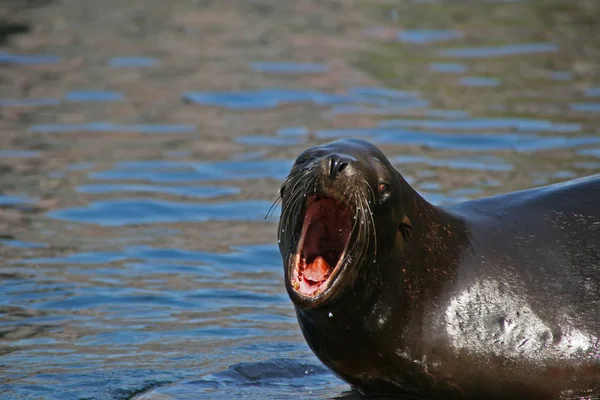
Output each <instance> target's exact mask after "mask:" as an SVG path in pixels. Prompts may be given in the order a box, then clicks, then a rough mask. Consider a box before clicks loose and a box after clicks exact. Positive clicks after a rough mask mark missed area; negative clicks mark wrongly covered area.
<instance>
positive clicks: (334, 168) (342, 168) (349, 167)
mask: <svg viewBox="0 0 600 400" xmlns="http://www.w3.org/2000/svg"><path fill="white" fill-rule="evenodd" d="M356 162H357V160H356V158H355V157H353V156H350V155H346V154H338V153H334V154H331V155H329V156H327V157H323V160H322V165H323V168H324V169H325V171H326V173H327V174H328V175H329V179H331V180H335V179H337V178H338V177H339V176H340V175H342V174H344V175H352V174H353V173H354V166H353V164H354V163H356Z"/></svg>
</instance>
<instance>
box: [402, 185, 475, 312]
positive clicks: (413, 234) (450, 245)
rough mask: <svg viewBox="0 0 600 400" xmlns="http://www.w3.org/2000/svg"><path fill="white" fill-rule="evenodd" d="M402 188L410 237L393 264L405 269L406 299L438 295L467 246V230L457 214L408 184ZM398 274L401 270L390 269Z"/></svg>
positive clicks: (403, 274)
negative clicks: (433, 203) (429, 199)
mask: <svg viewBox="0 0 600 400" xmlns="http://www.w3.org/2000/svg"><path fill="white" fill-rule="evenodd" d="M404 186H405V187H404V188H403V195H404V199H403V204H404V205H405V207H406V209H405V213H406V216H407V217H408V220H409V221H410V225H411V230H410V237H409V238H402V239H403V240H404V243H403V245H402V246H397V247H398V248H399V251H398V253H397V254H396V255H395V256H396V260H395V262H394V263H393V264H394V265H395V266H397V267H398V268H401V269H402V272H403V273H402V274H400V275H402V276H403V282H404V285H403V288H402V292H403V293H404V299H405V300H406V301H408V302H411V303H412V302H414V300H417V299H420V298H422V297H424V296H427V297H428V298H431V297H432V296H433V297H437V295H438V294H439V292H440V290H441V289H442V285H443V284H447V283H448V282H449V281H452V280H453V276H452V274H453V273H454V270H455V267H456V266H457V265H458V262H459V260H460V258H461V257H462V255H463V252H464V249H465V247H466V246H467V245H468V243H469V241H468V230H467V226H466V224H465V222H464V221H463V220H462V219H461V218H460V217H459V216H457V215H455V214H452V213H451V212H450V211H447V210H445V209H444V208H442V207H438V206H434V205H432V204H431V203H429V202H428V201H427V200H425V199H424V198H423V197H422V196H421V195H420V194H419V193H417V191H416V190H414V189H413V188H412V187H411V186H410V185H408V183H405V185H404ZM390 274H391V275H392V276H394V275H396V276H398V275H399V274H398V271H390Z"/></svg>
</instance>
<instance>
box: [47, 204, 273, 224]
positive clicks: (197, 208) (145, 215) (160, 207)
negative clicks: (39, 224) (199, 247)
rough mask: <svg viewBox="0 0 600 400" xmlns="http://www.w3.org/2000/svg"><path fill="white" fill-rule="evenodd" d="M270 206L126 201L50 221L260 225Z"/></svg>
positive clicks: (65, 212) (63, 213) (62, 212)
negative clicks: (241, 222) (220, 222)
mask: <svg viewBox="0 0 600 400" xmlns="http://www.w3.org/2000/svg"><path fill="white" fill-rule="evenodd" d="M270 206H271V203H270V202H267V201H262V200H248V201H235V202H221V203H216V204H188V203H182V202H175V201H166V200H154V199H123V200H104V201H96V202H90V203H89V204H88V205H87V206H84V207H73V208H65V209H58V210H54V211H51V212H49V213H48V216H49V217H51V218H55V219H59V220H67V221H73V222H80V223H88V224H97V225H102V226H123V225H137V224H152V223H163V222H202V221H211V220H229V221H231V220H233V221H258V220H262V219H264V217H265V215H266V213H267V211H268V210H269V207H270Z"/></svg>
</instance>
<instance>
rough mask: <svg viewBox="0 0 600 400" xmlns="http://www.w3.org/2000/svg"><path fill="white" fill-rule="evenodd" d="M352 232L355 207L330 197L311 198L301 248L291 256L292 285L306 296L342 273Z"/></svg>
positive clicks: (303, 225)
mask: <svg viewBox="0 0 600 400" xmlns="http://www.w3.org/2000/svg"><path fill="white" fill-rule="evenodd" d="M351 233H352V210H351V209H350V208H349V207H348V206H346V205H345V204H344V203H342V202H340V201H337V200H334V199H332V198H329V197H319V196H317V197H312V198H310V199H309V201H308V203H307V208H306V214H305V215H304V222H303V224H302V231H301V233H300V240H299V243H298V250H297V252H296V254H295V255H294V256H293V257H292V259H291V263H292V265H291V272H292V274H291V284H292V287H293V288H294V290H295V291H296V292H297V293H299V294H301V295H303V296H307V297H316V296H317V295H319V294H320V293H322V292H323V291H324V290H326V289H327V288H328V287H329V286H330V285H331V282H333V279H334V278H335V276H337V274H338V273H339V271H340V269H341V267H342V264H343V260H344V256H345V253H346V250H347V249H348V244H349V242H350V236H351Z"/></svg>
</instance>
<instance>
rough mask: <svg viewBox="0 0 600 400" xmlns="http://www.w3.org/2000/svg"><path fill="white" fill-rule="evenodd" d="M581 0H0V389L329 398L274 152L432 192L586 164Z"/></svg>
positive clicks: (573, 172) (87, 395) (589, 31)
mask: <svg viewBox="0 0 600 400" xmlns="http://www.w3.org/2000/svg"><path fill="white" fill-rule="evenodd" d="M599 45H600V2H598V1H595V0H583V1H576V2H573V1H568V0H520V1H519V0H514V1H499V0H480V1H463V0H419V1H412V0H403V1H400V0H396V1H392V0H382V1H365V0H344V1H341V0H329V1H316V0H298V1H293V2H292V1H275V0H247V1H241V0H239V1H238V0H231V1H210V0H205V1H201V0H180V1H176V2H168V1H159V0H145V1H141V0H130V1H117V0H103V1H89V0H61V1H59V0H56V1H53V0H48V1H42V0H39V1H35V0H7V1H3V2H2V3H0V261H1V263H0V398H2V399H4V398H6V399H17V398H18V399H41V398H43V399H128V398H134V397H138V398H145V399H171V398H178V399H179V398H203V399H205V398H217V399H230V398H245V399H264V398H278V399H282V398H294V399H298V398H307V399H309V398H310V399H314V398H336V397H343V396H353V394H352V392H350V388H349V386H348V385H346V384H345V383H344V382H342V381H340V380H339V379H337V378H336V377H335V376H333V375H332V374H331V373H330V372H329V371H328V370H326V369H325V368H324V367H323V366H322V365H321V364H320V363H319V361H318V360H317V359H316V358H315V357H314V355H313V354H312V353H311V352H310V350H309V349H308V347H307V346H306V344H305V342H304V340H303V338H302V336H301V334H300V331H299V329H298V326H297V323H296V319H295V315H294V312H293V307H292V305H291V303H290V301H289V299H288V297H287V294H286V293H285V290H284V287H283V282H282V276H283V273H282V267H281V259H280V256H279V253H278V250H277V246H276V244H277V235H276V222H277V218H278V215H279V209H278V208H275V210H274V213H273V215H272V216H270V217H268V218H266V219H265V218H264V217H265V215H266V214H267V212H268V210H269V207H270V206H271V204H272V203H273V201H274V200H275V199H276V198H277V192H278V189H279V185H280V184H281V182H282V181H283V179H284V178H285V176H286V175H287V172H288V171H289V168H290V166H291V164H292V162H293V160H294V158H295V157H296V156H297V155H298V154H299V153H300V152H301V151H302V150H304V149H305V148H307V147H309V146H311V145H315V144H319V143H325V142H328V141H330V140H334V139H336V138H340V137H359V138H363V139H367V140H370V141H372V142H373V143H376V144H377V145H378V146H379V147H381V149H382V150H383V151H384V152H385V153H386V155H387V156H388V157H389V158H390V160H392V162H393V163H394V165H395V166H396V167H397V168H398V169H399V171H400V172H401V173H402V174H403V175H404V176H405V177H406V178H407V179H408V180H409V182H411V183H412V184H413V185H414V187H415V188H416V189H417V190H418V191H419V192H421V193H423V195H424V196H425V197H426V198H427V199H429V200H430V201H431V202H433V203H435V204H444V203H452V202H456V201H461V200H465V199H473V198H478V197H483V196H488V195H493V194H498V193H504V192H508V191H512V190H519V189H525V188H529V187H534V186H539V185H545V184H550V183H554V182H560V181H564V180H567V179H571V178H575V177H580V176H585V175H591V174H596V173H599V172H600V124H599V122H600V67H599V65H600V63H599V61H600V46H599Z"/></svg>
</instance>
